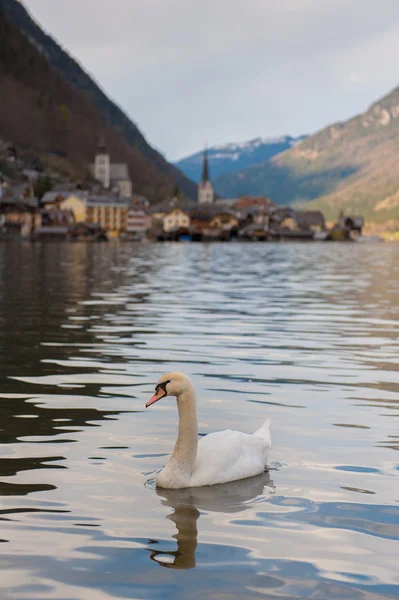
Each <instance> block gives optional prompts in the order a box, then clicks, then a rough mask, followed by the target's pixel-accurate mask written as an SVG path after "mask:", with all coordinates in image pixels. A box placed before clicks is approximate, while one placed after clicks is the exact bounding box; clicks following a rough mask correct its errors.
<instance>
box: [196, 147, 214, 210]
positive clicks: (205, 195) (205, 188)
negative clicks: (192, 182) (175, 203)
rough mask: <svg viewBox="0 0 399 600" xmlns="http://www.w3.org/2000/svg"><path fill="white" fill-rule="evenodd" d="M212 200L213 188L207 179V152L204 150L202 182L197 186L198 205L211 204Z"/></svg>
mask: <svg viewBox="0 0 399 600" xmlns="http://www.w3.org/2000/svg"><path fill="white" fill-rule="evenodd" d="M213 198H214V194H213V187H212V184H211V180H210V178H209V167H208V151H207V150H205V152H204V165H203V168H202V180H201V182H200V184H199V186H198V204H212V203H213Z"/></svg>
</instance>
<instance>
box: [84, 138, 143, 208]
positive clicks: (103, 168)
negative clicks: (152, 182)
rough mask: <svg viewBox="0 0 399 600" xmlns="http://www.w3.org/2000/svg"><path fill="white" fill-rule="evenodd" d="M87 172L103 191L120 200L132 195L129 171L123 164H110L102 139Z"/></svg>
mask: <svg viewBox="0 0 399 600" xmlns="http://www.w3.org/2000/svg"><path fill="white" fill-rule="evenodd" d="M89 170H90V172H91V174H92V175H93V176H94V179H96V181H98V182H100V183H101V184H102V186H103V187H104V189H105V190H110V191H111V192H113V193H114V194H118V195H119V196H121V197H122V198H130V197H131V195H132V187H133V186H132V180H131V179H130V176H129V169H128V166H127V164H125V163H112V162H111V157H110V154H109V152H108V149H107V146H106V143H105V141H104V139H102V140H100V142H99V144H98V146H97V153H96V155H95V157H94V163H93V164H91V165H89Z"/></svg>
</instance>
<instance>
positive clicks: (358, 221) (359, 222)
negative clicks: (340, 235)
mask: <svg viewBox="0 0 399 600" xmlns="http://www.w3.org/2000/svg"><path fill="white" fill-rule="evenodd" d="M344 218H345V223H348V221H352V223H353V226H354V227H355V228H359V229H361V228H362V227H363V224H364V218H363V217H359V216H352V215H345V217H344ZM348 224H349V223H348Z"/></svg>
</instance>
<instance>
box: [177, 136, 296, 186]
mask: <svg viewBox="0 0 399 600" xmlns="http://www.w3.org/2000/svg"><path fill="white" fill-rule="evenodd" d="M306 137H307V136H306V135H303V136H300V137H297V138H293V137H291V136H289V135H285V136H281V137H278V138H260V137H258V138H255V139H253V140H249V141H247V142H238V143H236V142H231V143H228V144H220V145H217V146H211V147H210V148H208V162H209V167H210V173H211V177H212V182H213V185H214V187H215V189H216V190H217V189H218V186H217V182H218V177H219V176H220V175H223V174H224V173H234V172H235V171H240V170H241V169H245V168H246V167H250V166H252V165H255V164H257V163H261V162H264V161H265V160H268V159H269V158H272V157H273V156H275V155H276V154H279V153H280V152H283V151H284V150H287V149H288V148H291V147H292V146H294V145H295V144H297V143H299V142H300V141H302V140H304V139H306ZM203 156H204V152H203V150H201V151H200V152H196V153H195V154H192V155H190V156H187V157H185V158H182V159H181V160H179V161H177V162H176V163H175V165H176V167H178V168H179V169H180V170H181V171H183V173H184V174H185V175H186V176H187V177H189V178H190V179H192V180H193V181H196V182H197V183H199V182H200V180H201V175H202V161H203Z"/></svg>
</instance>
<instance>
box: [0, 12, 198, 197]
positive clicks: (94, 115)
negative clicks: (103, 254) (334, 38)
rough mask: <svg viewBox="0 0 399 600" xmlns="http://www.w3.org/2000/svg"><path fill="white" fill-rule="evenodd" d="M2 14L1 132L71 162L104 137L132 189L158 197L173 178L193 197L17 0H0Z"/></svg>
mask: <svg viewBox="0 0 399 600" xmlns="http://www.w3.org/2000/svg"><path fill="white" fill-rule="evenodd" d="M0 19H1V35H0V78H1V86H2V87H1V89H2V91H3V89H4V90H6V92H7V93H2V94H1V95H0V104H1V107H2V110H1V111H0V136H1V135H3V136H6V137H8V138H9V139H10V140H12V141H13V142H14V143H15V144H17V145H18V144H19V145H22V146H25V147H27V148H29V149H31V150H33V151H37V150H40V151H41V152H43V151H46V152H48V153H49V154H53V153H54V154H55V155H57V153H58V155H61V156H64V157H66V158H67V159H68V160H70V162H71V164H72V165H73V166H74V167H78V166H79V164H80V166H82V161H83V160H84V161H85V164H86V163H88V162H92V160H93V156H94V151H95V147H96V144H97V142H98V140H99V138H100V137H101V136H104V137H105V139H106V140H107V144H108V146H109V149H110V152H111V157H112V159H113V160H115V161H116V160H118V161H125V162H127V163H128V165H129V170H130V173H131V177H132V179H133V183H134V186H135V191H136V192H138V193H141V194H144V195H147V196H148V197H149V198H150V200H154V201H156V200H161V199H162V198H163V197H164V196H165V194H168V193H171V192H172V191H173V188H174V186H175V185H176V184H177V185H178V186H179V188H180V190H181V191H182V192H183V193H184V194H186V195H187V196H190V197H196V193H197V190H196V186H195V185H194V184H193V182H192V181H190V180H188V179H187V178H186V177H185V176H184V175H183V174H182V173H181V172H180V171H179V170H178V169H177V168H176V167H175V166H173V165H171V164H169V163H168V162H167V161H166V160H165V158H164V157H163V156H162V155H161V154H160V153H159V152H157V151H156V150H155V149H154V148H152V147H151V146H150V145H149V144H148V142H147V141H146V140H145V138H144V136H143V135H142V133H141V132H140V130H139V129H138V127H137V126H136V125H135V124H134V123H133V122H132V121H131V120H130V119H129V118H128V117H127V115H126V114H125V113H124V112H123V111H122V110H121V109H120V108H119V107H118V106H117V105H116V104H115V103H114V102H112V101H111V100H110V99H109V98H108V97H107V96H106V94H105V93H104V92H103V91H102V90H101V89H100V87H99V86H98V85H97V84H96V83H95V81H93V79H92V78H91V77H90V76H89V75H88V74H87V73H86V72H85V71H84V70H83V68H82V67H81V66H80V65H79V64H78V63H77V62H76V61H75V60H74V59H73V58H72V57H71V56H70V55H69V54H68V53H67V52H66V51H65V50H64V49H63V48H61V46H60V45H59V44H58V43H57V42H56V41H55V40H54V39H53V38H52V37H50V36H49V35H47V34H46V33H45V32H44V31H43V30H42V29H41V28H40V27H39V25H38V24H37V23H35V21H34V20H33V19H32V18H31V17H30V15H29V13H28V12H27V11H26V9H25V8H24V6H23V5H22V4H21V3H20V2H19V1H18V0H0ZM3 86H4V87H3ZM17 107H18V109H17ZM32 120H33V121H32ZM42 128H43V131H44V135H42V134H41V129H42ZM24 131H26V133H27V137H26V138H25V137H24ZM79 132H80V133H79ZM79 161H80V163H79Z"/></svg>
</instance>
